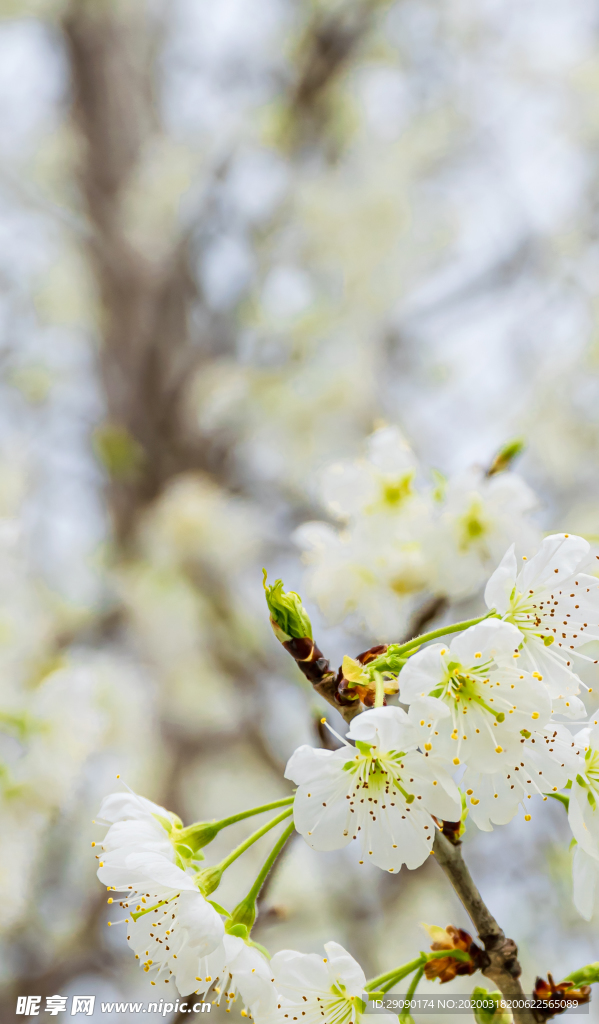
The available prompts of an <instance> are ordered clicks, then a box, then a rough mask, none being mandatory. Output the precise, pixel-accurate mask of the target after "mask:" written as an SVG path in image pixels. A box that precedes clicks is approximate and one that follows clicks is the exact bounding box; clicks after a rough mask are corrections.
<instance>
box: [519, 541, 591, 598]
mask: <svg viewBox="0 0 599 1024" xmlns="http://www.w3.org/2000/svg"><path fill="white" fill-rule="evenodd" d="M589 550H590V544H589V543H588V541H586V540H585V539H584V538H583V537H577V536H575V535H573V534H569V535H568V534H565V533H554V534H552V535H551V536H550V537H545V539H544V540H543V541H542V542H541V545H540V547H539V550H538V551H537V553H536V555H534V557H533V558H531V559H530V561H528V562H527V563H526V564H525V566H524V568H523V569H522V571H521V572H520V575H519V576H518V584H517V585H518V589H519V590H521V591H522V593H526V592H527V591H528V590H541V589H543V588H547V587H549V588H551V589H554V588H555V587H557V586H558V584H561V583H563V582H564V581H565V580H566V579H568V578H569V577H570V576H572V575H573V573H575V572H576V570H577V568H578V567H579V566H580V564H581V562H583V560H584V559H585V558H586V556H587V555H588V553H589Z"/></svg>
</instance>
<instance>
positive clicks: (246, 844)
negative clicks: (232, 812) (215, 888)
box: [216, 807, 295, 871]
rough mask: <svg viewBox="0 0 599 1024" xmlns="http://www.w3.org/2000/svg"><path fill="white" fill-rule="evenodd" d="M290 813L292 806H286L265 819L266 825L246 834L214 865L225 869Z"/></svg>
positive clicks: (291, 812) (222, 869)
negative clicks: (281, 810) (245, 836)
mask: <svg viewBox="0 0 599 1024" xmlns="http://www.w3.org/2000/svg"><path fill="white" fill-rule="evenodd" d="M290 814H293V808H292V807H286V808H285V810H284V811H283V812H282V814H279V815H277V817H276V818H271V820H270V821H267V822H266V825H263V826H262V828H259V829H257V830H256V831H255V832H252V834H251V836H248V837H247V839H244V841H243V843H240V844H239V846H236V847H235V849H234V850H231V853H230V854H229V855H228V857H225V858H224V860H221V862H220V864H217V865H216V867H217V868H220V869H221V871H225V870H226V869H227V868H228V867H229V865H230V864H232V863H233V861H235V860H237V858H238V857H241V854H242V853H245V851H246V850H248V849H249V848H250V846H253V845H254V843H255V842H257V841H258V839H261V838H262V836H264V835H266V833H267V832H270V830H271V828H274V827H275V825H278V824H279V822H281V821H284V820H285V818H288V817H289V815H290ZM293 827H295V826H293ZM292 830H293V829H292Z"/></svg>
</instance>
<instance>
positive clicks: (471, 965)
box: [424, 924, 489, 984]
mask: <svg viewBox="0 0 599 1024" xmlns="http://www.w3.org/2000/svg"><path fill="white" fill-rule="evenodd" d="M445 934H446V936H447V939H446V940H444V941H443V942H433V943H432V945H431V949H432V950H434V951H437V950H441V949H446V950H448V951H449V950H453V949H459V950H461V951H462V952H463V953H468V955H469V956H470V960H456V959H455V957H452V956H447V957H444V956H442V957H439V958H438V959H436V960H429V961H428V963H427V964H425V965H424V974H425V977H426V978H428V980H429V981H433V980H434V979H435V978H438V979H439V981H440V982H441V984H443V983H444V982H446V981H453V979H454V978H455V977H457V975H464V974H474V973H475V972H476V971H480V970H484V968H485V967H487V966H488V963H489V957H488V955H487V953H485V951H484V949H481V948H480V946H477V945H476V942H474V941H473V939H472V936H471V935H469V934H468V932H465V931H464V930H463V928H454V926H453V925H452V924H449V925H447V928H446V929H445Z"/></svg>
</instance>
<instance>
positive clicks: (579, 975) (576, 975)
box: [564, 960, 599, 988]
mask: <svg viewBox="0 0 599 1024" xmlns="http://www.w3.org/2000/svg"><path fill="white" fill-rule="evenodd" d="M564 981H571V982H572V988H578V986H579V985H594V984H595V983H596V982H599V960H596V961H595V963H593V964H587V965H586V967H581V968H579V970H577V971H572V973H571V974H569V975H568V976H567V978H564Z"/></svg>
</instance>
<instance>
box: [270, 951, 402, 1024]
mask: <svg viewBox="0 0 599 1024" xmlns="http://www.w3.org/2000/svg"><path fill="white" fill-rule="evenodd" d="M324 948H325V952H326V954H327V955H326V957H324V958H323V957H320V956H317V954H316V953H296V952H295V951H294V950H291V949H284V950H282V951H281V952H280V953H275V955H274V956H273V958H272V960H271V962H270V966H271V969H272V972H273V976H274V979H275V984H276V987H277V989H278V991H279V993H280V997H281V998H280V1002H279V1008H278V1012H277V1014H276V1017H275V1018H274V1020H278V1021H280V1022H281V1024H283V1022H284V1021H297V1020H302V1021H305V1022H306V1024H359V1022H360V1021H362V1020H363V1018H364V1014H365V1011H366V1010H367V1007H368V995H367V993H366V991H365V985H366V977H365V975H364V971H363V970H362V968H361V967H360V965H359V963H358V962H357V961H356V960H354V958H353V957H352V956H351V955H350V954H349V953H348V952H347V950H345V949H344V948H343V946H340V945H339V943H338V942H327V943H325V947H324ZM381 1019H382V1020H386V1021H388V1022H391V1021H396V1020H397V1017H396V1016H395V1015H393V1014H383V1015H382V1018H381ZM258 1024H261V1022H258ZM269 1024H270V1022H269Z"/></svg>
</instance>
